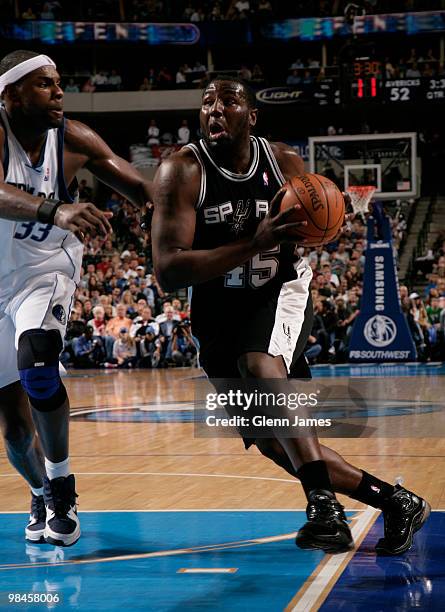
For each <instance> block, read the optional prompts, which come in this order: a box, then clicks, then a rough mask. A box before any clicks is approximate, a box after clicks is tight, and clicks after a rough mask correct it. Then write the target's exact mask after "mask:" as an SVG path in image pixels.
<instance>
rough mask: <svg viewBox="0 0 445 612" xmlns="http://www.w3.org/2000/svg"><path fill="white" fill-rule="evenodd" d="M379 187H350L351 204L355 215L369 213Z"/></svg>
mask: <svg viewBox="0 0 445 612" xmlns="http://www.w3.org/2000/svg"><path fill="white" fill-rule="evenodd" d="M376 189H377V187H374V186H373V185H349V187H348V193H349V195H350V196H351V204H352V208H353V210H354V212H355V213H362V214H364V213H367V212H369V202H370V201H371V199H372V196H373V195H374V192H375V190H376Z"/></svg>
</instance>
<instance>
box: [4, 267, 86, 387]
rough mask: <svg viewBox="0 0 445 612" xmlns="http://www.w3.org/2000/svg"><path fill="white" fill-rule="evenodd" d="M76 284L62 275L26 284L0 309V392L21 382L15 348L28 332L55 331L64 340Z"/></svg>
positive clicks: (45, 276) (38, 279) (41, 278)
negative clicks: (25, 332)
mask: <svg viewBox="0 0 445 612" xmlns="http://www.w3.org/2000/svg"><path fill="white" fill-rule="evenodd" d="M75 289H76V283H75V282H74V281H73V280H72V279H70V278H69V277H68V276H65V275H64V274H58V273H55V272H52V273H49V274H44V275H42V276H39V277H38V278H32V279H30V280H28V281H27V283H26V285H24V286H23V287H22V288H21V289H20V290H19V291H18V292H17V293H16V294H15V295H13V296H11V298H10V300H9V301H8V302H7V303H6V302H4V303H3V304H2V306H1V309H0V389H1V388H3V387H6V386H7V385H10V384H11V383H13V382H16V381H17V380H20V376H19V372H18V369H17V346H18V341H19V338H20V336H21V334H22V333H23V332H24V331H27V330H29V329H48V330H49V329H57V330H58V331H59V332H60V335H61V337H62V339H63V338H64V337H65V331H66V325H67V321H68V319H69V314H70V309H71V303H72V300H73V295H74V291H75Z"/></svg>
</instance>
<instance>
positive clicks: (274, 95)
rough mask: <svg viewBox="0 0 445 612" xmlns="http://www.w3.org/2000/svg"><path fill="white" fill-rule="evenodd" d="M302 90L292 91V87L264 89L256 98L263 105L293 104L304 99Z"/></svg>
mask: <svg viewBox="0 0 445 612" xmlns="http://www.w3.org/2000/svg"><path fill="white" fill-rule="evenodd" d="M303 95H304V92H303V91H302V90H301V89H291V88H290V87H270V88H269V89H262V90H261V91H258V92H257V94H256V98H257V100H258V101H259V102H262V103H263V104H291V103H292V102H297V101H298V100H299V99H300V98H301V97H303Z"/></svg>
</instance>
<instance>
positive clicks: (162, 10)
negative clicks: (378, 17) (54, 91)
mask: <svg viewBox="0 0 445 612" xmlns="http://www.w3.org/2000/svg"><path fill="white" fill-rule="evenodd" d="M437 4H438V3H437V2H435V1H434V0H355V1H354V2H349V1H348V0H333V1H329V0H316V1H315V2H304V1H303V0H297V1H295V2H289V1H288V0H176V1H175V2H172V1H171V0H91V1H89V2H86V1H82V0H81V1H80V2H76V3H73V2H71V1H70V0H49V1H48V2H44V1H40V0H29V1H28V2H23V1H22V2H15V3H14V2H10V3H9V4H7V5H6V6H5V8H4V10H3V12H4V13H5V16H9V17H11V18H13V17H15V18H21V19H23V20H36V19H39V20H54V19H56V20H71V19H87V20H99V21H110V20H115V21H139V22H152V21H158V22H159V21H191V22H195V23H197V22H202V21H223V20H242V19H250V20H260V21H261V20H268V19H273V18H276V19H285V18H299V17H331V16H341V15H343V14H344V13H345V9H346V8H347V7H349V12H351V11H353V12H354V14H360V13H361V12H362V11H364V12H366V14H376V13H394V12H405V11H427V10H437V8H438V6H437ZM354 5H355V7H356V8H353V9H351V6H354ZM442 8H443V7H442Z"/></svg>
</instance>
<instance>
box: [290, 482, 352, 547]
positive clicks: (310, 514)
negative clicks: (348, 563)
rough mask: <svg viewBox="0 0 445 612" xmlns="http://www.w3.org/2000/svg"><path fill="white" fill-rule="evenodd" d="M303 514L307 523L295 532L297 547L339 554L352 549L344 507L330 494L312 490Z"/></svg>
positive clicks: (320, 490)
mask: <svg viewBox="0 0 445 612" xmlns="http://www.w3.org/2000/svg"><path fill="white" fill-rule="evenodd" d="M306 515H307V518H308V522H307V523H306V524H305V525H303V527H302V528H301V529H300V530H299V531H298V534H297V538H296V544H297V546H299V547H300V548H304V549H319V550H324V552H326V553H341V552H346V551H348V550H351V548H353V546H354V542H353V540H352V535H351V531H350V529H349V526H348V524H347V522H346V516H345V513H344V512H343V506H342V505H341V504H340V503H339V502H338V501H337V499H336V497H335V495H334V494H333V493H331V491H325V490H323V489H315V490H314V491H311V492H310V494H309V503H308V506H307V509H306Z"/></svg>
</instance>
